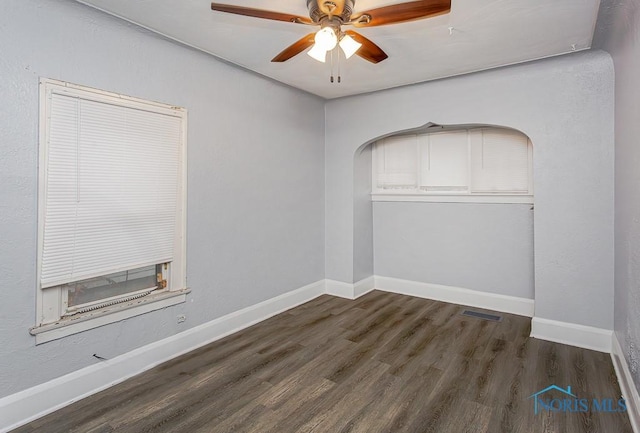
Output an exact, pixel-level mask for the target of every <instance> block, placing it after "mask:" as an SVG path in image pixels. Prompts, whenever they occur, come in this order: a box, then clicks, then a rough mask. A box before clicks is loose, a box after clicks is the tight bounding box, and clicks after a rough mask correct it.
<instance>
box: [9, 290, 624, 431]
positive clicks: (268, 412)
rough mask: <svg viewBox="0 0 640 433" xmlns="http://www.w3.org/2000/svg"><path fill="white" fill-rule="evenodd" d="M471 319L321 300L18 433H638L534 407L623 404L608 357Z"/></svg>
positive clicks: (447, 312) (437, 308)
mask: <svg viewBox="0 0 640 433" xmlns="http://www.w3.org/2000/svg"><path fill="white" fill-rule="evenodd" d="M464 309H465V307H461V306H457V305H452V304H446V303H442V302H436V301H430V300H425V299H419V298H413V297H409V296H403V295H397V294H391V293H384V292H379V291H375V292H371V293H369V294H367V295H365V296H363V297H361V298H359V299H357V300H355V301H350V300H346V299H341V298H336V297H332V296H321V297H319V298H316V299H314V300H313V301H311V302H308V303H306V304H304V305H301V306H299V307H297V308H294V309H292V310H289V311H287V312H285V313H282V314H279V315H277V316H274V317H272V318H271V319H268V320H266V321H264V322H262V323H259V324H257V325H255V326H252V327H251V328H247V329H245V330H243V331H241V332H239V333H237V334H234V335H232V336H229V337H227V338H225V339H222V340H219V341H217V342H215V343H212V344H209V345H207V346H205V347H202V348H200V349H198V350H196V351H193V352H191V353H188V354H186V355H183V356H181V357H179V358H176V359H174V360H171V361H169V362H166V363H164V364H162V365H160V366H158V367H156V368H154V369H152V370H149V371H147V372H145V373H143V374H141V375H139V376H136V377H134V378H132V379H130V380H127V381H126V382H123V383H121V384H119V385H117V386H115V387H112V388H110V389H108V390H105V391H103V392H100V393H98V394H96V395H93V396H91V397H88V398H86V399H84V400H81V401H79V402H77V403H74V404H72V405H70V406H68V407H66V408H63V409H61V410H59V411H57V412H55V413H53V414H50V415H48V416H46V417H44V418H41V419H39V420H36V421H34V422H32V423H30V424H28V425H25V426H23V427H21V428H19V429H17V430H15V432H46V433H56V432H65V433H67V432H82V433H105V432H112V431H117V432H130V433H144V432H159V433H164V432H189V433H195V432H206V433H214V432H223V433H227V432H247V433H249V432H256V433H269V432H274V433H276V432H277V433H288V432H291V433H298V432H330V433H356V432H358V433H403V432H406V433H409V432H410V433H422V432H438V433H448V432H451V433H512V432H513V433H516V432H517V433H538V432H540V433H543V432H544V433H553V432H557V433H582V432H602V433H632V430H631V426H630V424H629V420H628V417H627V415H626V413H602V412H591V411H590V412H587V413H577V412H574V413H564V412H555V413H554V412H548V411H542V412H541V413H539V414H537V415H536V414H534V408H533V399H529V398H528V397H529V396H530V395H531V394H533V393H535V392H537V391H539V390H541V389H543V388H546V387H547V386H549V385H551V384H556V385H558V386H560V387H562V388H566V386H568V385H570V386H571V387H572V392H573V393H575V394H576V395H577V396H578V397H580V398H587V399H593V398H613V399H616V400H617V399H618V398H619V397H620V389H619V387H618V383H617V380H616V377H615V372H614V370H613V366H612V363H611V359H610V357H609V355H607V354H604V353H598V352H593V351H589V350H584V349H578V348H574V347H569V346H564V345H560V344H556V343H550V342H546V341H541V340H535V339H532V338H529V337H528V335H529V332H530V319H528V318H526V317H520V316H514V315H509V314H501V315H502V316H503V320H502V321H501V322H490V321H486V320H482V319H477V318H473V317H466V316H461V315H460V313H461V312H462V310H464ZM474 310H476V311H483V310H478V309H474ZM485 312H486V311H485ZM497 314H500V313H497ZM553 393H556V394H553ZM551 395H552V396H554V397H558V398H561V395H560V394H557V391H552V394H551Z"/></svg>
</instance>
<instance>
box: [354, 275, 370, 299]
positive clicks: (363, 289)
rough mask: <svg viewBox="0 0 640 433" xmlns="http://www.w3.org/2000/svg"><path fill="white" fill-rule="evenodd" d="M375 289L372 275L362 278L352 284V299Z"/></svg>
mask: <svg viewBox="0 0 640 433" xmlns="http://www.w3.org/2000/svg"><path fill="white" fill-rule="evenodd" d="M375 287H376V280H375V277H374V276H373V275H372V276H370V277H368V278H364V279H362V280H360V281H358V282H356V283H354V284H353V296H354V299H356V298H359V297H360V296H362V295H365V294H367V293H369V292H371V291H372V290H374V289H375Z"/></svg>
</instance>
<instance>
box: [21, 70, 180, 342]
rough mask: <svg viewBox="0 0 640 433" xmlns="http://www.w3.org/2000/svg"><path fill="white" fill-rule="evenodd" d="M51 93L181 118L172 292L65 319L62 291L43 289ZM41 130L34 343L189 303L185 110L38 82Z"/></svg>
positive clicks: (170, 276)
mask: <svg viewBox="0 0 640 433" xmlns="http://www.w3.org/2000/svg"><path fill="white" fill-rule="evenodd" d="M52 92H55V93H57V94H62V95H68V96H76V97H80V98H83V99H89V100H94V101H98V102H106V103H110V104H113V105H117V106H121V107H125V108H140V109H144V110H147V111H152V112H156V113H161V114H169V115H171V116H173V117H178V118H179V119H180V121H181V129H182V130H181V139H180V141H181V143H180V147H181V152H180V159H181V160H180V161H179V164H178V170H179V172H178V182H179V192H178V202H177V206H176V230H175V240H174V254H173V261H172V262H171V264H170V266H169V272H168V288H167V289H166V290H159V291H157V292H152V293H150V294H148V295H146V296H143V297H139V298H137V299H130V300H127V301H125V302H120V303H116V304H114V305H110V306H104V307H102V308H97V309H95V310H93V311H87V312H83V313H78V314H75V315H70V316H65V315H64V311H62V310H63V303H64V302H63V299H62V298H63V293H62V292H63V291H64V290H63V289H61V288H60V287H50V288H46V289H43V288H42V287H41V283H40V281H41V270H42V253H43V241H44V213H45V206H44V200H45V190H46V189H45V188H46V184H45V183H46V174H47V163H46V162H47V151H48V131H49V110H50V98H51V94H52ZM39 120H40V126H39V167H38V174H39V180H38V182H39V183H38V249H37V254H38V257H37V277H36V281H37V290H36V293H37V295H36V325H35V326H34V327H33V328H31V329H30V333H31V334H32V335H34V336H35V340H36V344H41V343H45V342H48V341H51V340H55V339H58V338H62V337H65V336H67V335H71V334H75V333H78V332H82V331H86V330H88V329H92V328H96V327H98V326H103V325H105V324H108V323H113V322H117V321H120V320H123V319H126V318H129V317H133V316H137V315H140V314H144V313H147V312H150V311H154V310H159V309H162V308H166V307H168V306H171V305H176V304H179V303H182V302H185V301H186V295H187V294H188V293H189V292H190V289H189V288H187V286H186V186H187V185H186V174H187V110H186V109H185V108H182V107H175V106H171V105H167V104H162V103H158V102H153V101H147V100H143V99H139V98H134V97H131V96H125V95H121V94H117V93H113V92H107V91H103V90H98V89H94V88H90V87H86V86H80V85H76V84H71V83H67V82H63V81H58V80H52V79H47V78H41V79H40V119H39Z"/></svg>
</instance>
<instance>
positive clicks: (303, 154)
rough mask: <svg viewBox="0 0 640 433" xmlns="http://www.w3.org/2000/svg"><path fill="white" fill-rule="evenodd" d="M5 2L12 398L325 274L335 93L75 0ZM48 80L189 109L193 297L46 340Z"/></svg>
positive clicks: (0, 349)
mask: <svg viewBox="0 0 640 433" xmlns="http://www.w3.org/2000/svg"><path fill="white" fill-rule="evenodd" d="M1 9H2V12H1V13H0V53H1V55H0V76H1V77H2V80H0V100H1V101H2V104H1V105H0V290H1V292H2V294H3V300H2V302H1V303H0V317H1V318H2V320H1V321H0V353H1V355H0V397H2V396H4V395H7V394H11V393H13V392H16V391H19V390H22V389H24V388H27V387H30V386H33V385H36V384H38V383H42V382H44V381H46V380H49V379H52V378H55V377H57V376H60V375H63V374H65V373H69V372H71V371H74V370H77V369H79V368H82V367H85V366H87V365H89V364H92V363H94V362H98V361H97V360H96V359H95V358H93V357H92V354H94V353H98V354H100V355H101V356H103V357H106V358H112V357H114V356H116V355H119V354H122V353H125V352H128V351H130V350H132V349H134V348H137V347H139V346H142V345H145V344H148V343H151V342H153V341H156V340H158V339H161V338H165V337H167V336H170V335H173V334H175V333H177V332H179V331H182V330H185V329H187V328H188V327H192V326H194V325H197V324H200V323H203V322H207V321H210V320H212V319H214V318H216V317H220V316H222V315H224V314H226V313H230V312H232V311H236V310H238V309H240V308H243V307H246V306H249V305H252V304H255V303H258V302H260V301H263V300H265V299H269V298H272V297H274V296H277V295H279V294H282V293H284V292H287V291H290V290H293V289H297V288H299V287H301V286H303V285H306V284H309V283H312V282H315V281H318V280H320V279H322V278H324V263H323V253H322V251H323V242H324V233H323V232H324V168H323V167H324V141H323V136H324V124H323V121H322V119H323V117H324V103H323V101H322V100H320V99H318V98H316V97H313V96H310V95H308V94H306V93H302V92H299V91H296V90H293V89H291V88H289V87H286V86H283V85H280V84H277V83H274V82H272V81H270V80H266V79H263V78H261V77H259V76H257V75H254V74H251V73H247V72H244V71H242V70H239V69H237V68H235V67H231V66H229V65H226V64H224V63H222V62H219V61H217V60H215V59H213V58H212V57H210V56H208V55H205V54H202V53H200V52H197V51H194V50H191V49H188V48H185V47H182V46H180V45H177V44H175V43H172V42H170V41H167V40H165V39H163V38H161V37H158V36H156V35H154V34H150V33H149V32H146V31H144V30H141V29H139V28H136V27H135V26H132V25H129V24H127V23H125V22H122V21H120V20H118V19H115V18H112V17H109V16H107V15H104V14H102V13H100V12H98V11H95V10H93V9H90V8H88V7H85V6H82V5H80V4H78V3H76V2H73V1H70V0H39V1H24V0H3V1H2V8H1ZM41 76H42V77H48V78H55V79H60V80H65V81H69V82H72V83H77V84H83V85H88V86H91V87H97V88H100V89H105V90H109V91H115V92H120V93H124V94H128V95H132V96H136V97H141V98H147V99H151V100H157V101H161V102H166V103H171V104H175V105H179V106H183V107H186V108H187V109H188V116H189V131H188V150H189V151H188V165H189V169H188V211H187V212H188V239H187V254H188V261H187V279H188V285H189V286H190V287H191V289H192V293H191V295H189V296H188V300H187V303H185V304H180V305H178V306H174V307H171V308H168V309H165V310H160V311H156V312H152V313H149V314H145V315H142V316H138V317H135V318H131V319H128V320H126V321H122V322H119V323H115V324H111V325H108V326H104V327H101V328H97V329H94V330H91V331H87V332H83V333H81V334H76V335H73V336H69V337H67V338H64V339H61V340H57V341H53V342H51V343H46V344H43V345H39V346H35V345H34V337H32V336H30V335H29V333H28V329H29V327H31V326H33V325H34V323H35V296H36V281H35V271H36V233H37V231H36V228H37V225H36V205H37V195H36V187H37V172H38V170H37V155H38V152H37V150H38V149H37V143H38V79H39V77H41ZM178 314H185V315H186V317H187V321H186V322H185V323H182V324H180V325H178V324H177V323H176V322H177V321H176V316H177V315H178Z"/></svg>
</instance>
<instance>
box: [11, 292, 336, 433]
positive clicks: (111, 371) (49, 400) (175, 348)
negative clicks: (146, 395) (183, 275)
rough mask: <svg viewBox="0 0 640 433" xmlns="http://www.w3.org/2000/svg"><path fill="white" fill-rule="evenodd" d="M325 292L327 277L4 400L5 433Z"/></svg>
mask: <svg viewBox="0 0 640 433" xmlns="http://www.w3.org/2000/svg"><path fill="white" fill-rule="evenodd" d="M324 293H325V281H324V280H321V281H318V282H315V283H312V284H309V285H307V286H304V287H301V288H299V289H297V290H293V291H291V292H287V293H284V294H282V295H280V296H277V297H275V298H272V299H268V300H266V301H264V302H260V303H259V304H256V305H252V306H250V307H247V308H244V309H242V310H239V311H236V312H233V313H231V314H227V315H226V316H223V317H220V318H218V319H215V320H212V321H211V322H207V323H204V324H202V325H198V326H195V327H193V328H191V329H188V330H186V331H184V332H181V333H179V334H176V335H173V336H171V337H168V338H165V339H163V340H160V341H156V342H154V343H151V344H148V345H146V346H143V347H140V348H138V349H135V350H133V351H131V352H127V353H125V354H123V355H120V356H117V357H115V358H113V359H109V360H107V361H104V362H101V363H98V364H95V365H92V366H89V367H86V368H83V369H80V370H78V371H74V372H73V373H69V374H67V375H65V376H62V377H59V378H56V379H53V380H51V381H49V382H45V383H43V384H40V385H37V386H34V387H33V388H29V389H26V390H24V391H20V392H18V393H15V394H12V395H9V396H7V397H4V398H2V399H0V432H1V433H4V432H7V431H9V430H12V429H14V428H17V427H19V426H21V425H24V424H26V423H28V422H30V421H33V420H35V419H37V418H40V417H42V416H44V415H47V414H49V413H51V412H53V411H55V410H57V409H60V408H62V407H64V406H67V405H69V404H71V403H73V402H74V401H77V400H80V399H82V398H85V397H88V396H90V395H92V394H95V393H97V392H99V391H102V390H104V389H106V388H109V387H110V386H113V385H115V384H117V383H120V382H122V381H124V380H126V379H128V378H130V377H132V376H135V375H137V374H140V373H142V372H143V371H145V370H148V369H150V368H153V367H155V366H156V365H159V364H161V363H163V362H165V361H168V360H170V359H172V358H175V357H177V356H180V355H182V354H184V353H187V352H189V351H191V350H194V349H197V348H198V347H201V346H204V345H206V344H209V343H211V342H212V341H216V340H219V339H221V338H223V337H226V336H227V335H230V334H233V333H234V332H237V331H240V330H241V329H244V328H247V327H249V326H251V325H253V324H255V323H258V322H261V321H263V320H265V319H268V318H269V317H271V316H274V315H276V314H278V313H281V312H283V311H286V310H289V309H291V308H293V307H295V306H297V305H300V304H303V303H305V302H308V301H310V300H312V299H314V298H317V297H318V296H320V295H322V294H324Z"/></svg>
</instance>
